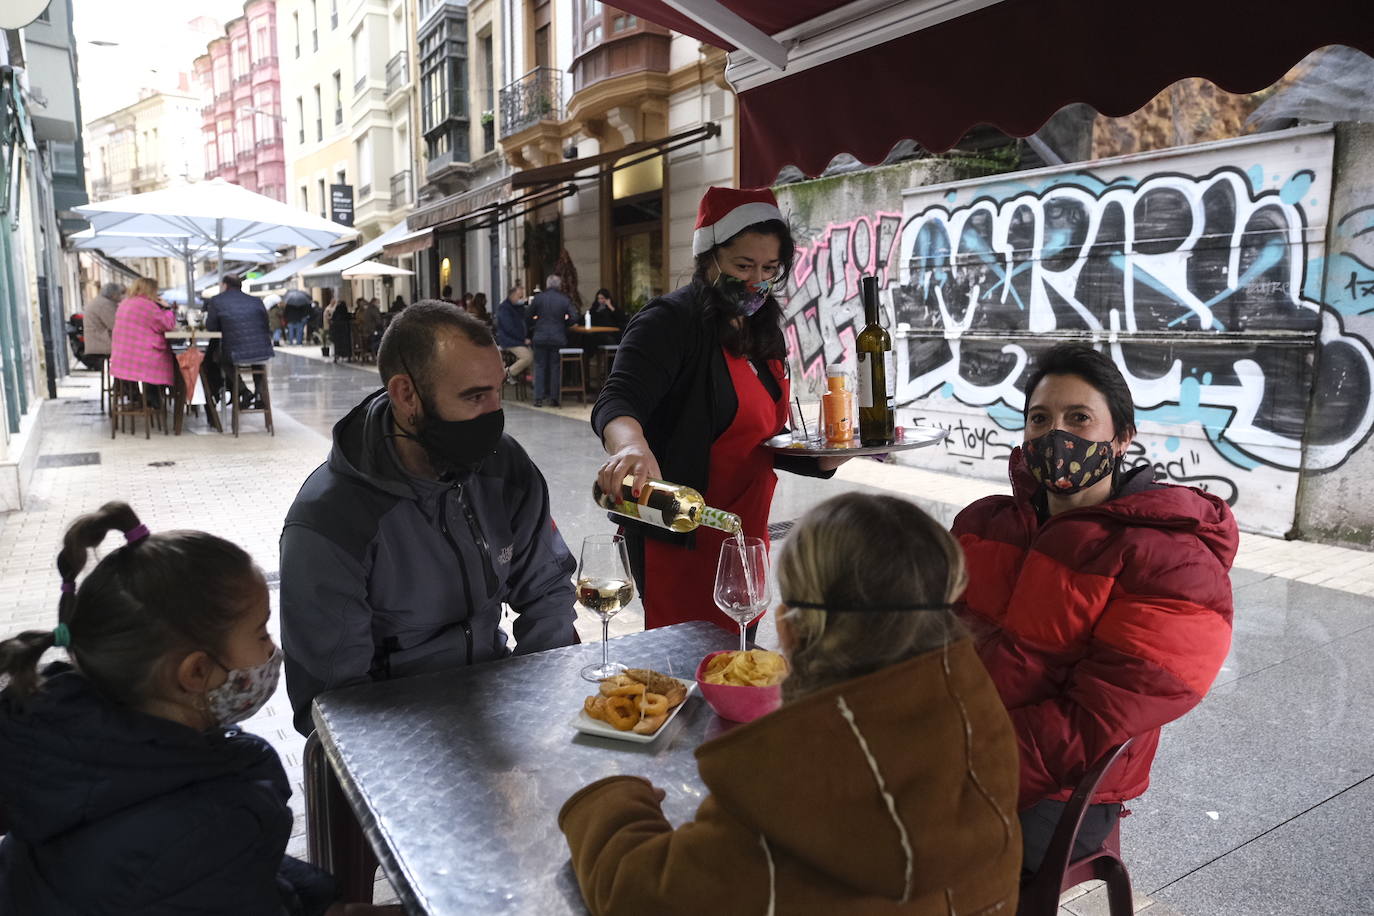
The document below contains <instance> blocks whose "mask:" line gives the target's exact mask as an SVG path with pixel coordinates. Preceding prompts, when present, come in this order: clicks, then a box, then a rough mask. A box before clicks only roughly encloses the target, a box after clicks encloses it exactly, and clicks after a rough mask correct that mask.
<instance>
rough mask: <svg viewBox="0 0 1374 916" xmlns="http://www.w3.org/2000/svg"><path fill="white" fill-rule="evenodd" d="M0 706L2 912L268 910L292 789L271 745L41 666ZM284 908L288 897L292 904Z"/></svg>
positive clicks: (280, 896) (275, 902)
mask: <svg viewBox="0 0 1374 916" xmlns="http://www.w3.org/2000/svg"><path fill="white" fill-rule="evenodd" d="M45 674H46V675H47V681H46V683H45V684H44V686H43V688H42V689H41V690H40V691H39V692H38V693H37V694H36V695H34V696H33V697H31V698H29V700H27V701H26V702H25V703H24V704H22V706H21V705H18V704H16V703H14V702H11V701H0V820H3V822H4V823H5V824H6V826H7V827H8V829H9V834H8V835H7V836H5V838H4V840H3V841H0V913H23V914H25V916H48V914H53V916H58V914H63V916H65V914H81V916H104V914H111V916H113V914H121V916H132V914H140V916H144V914H148V916H151V914H158V916H161V914H191V913H194V914H225V916H228V914H231V913H232V914H254V916H256V914H272V916H280V914H284V913H287V912H290V911H291V910H293V909H295V907H294V905H292V906H290V907H288V905H287V902H286V901H287V900H290V899H291V898H292V892H291V890H290V888H289V886H283V883H282V879H279V878H278V871H279V870H280V869H281V868H282V863H283V855H284V853H285V850H286V844H287V841H288V840H289V839H290V836H291V810H290V808H288V807H287V799H288V798H289V797H290V795H291V789H290V785H289V783H288V782H287V779H286V774H285V772H283V770H282V766H281V761H280V760H278V758H277V754H276V751H274V750H273V749H272V748H271V746H270V745H268V744H267V742H265V741H263V740H262V739H261V738H259V737H257V736H256V735H250V734H246V733H243V732H239V731H238V730H237V729H231V730H229V731H227V732H217V733H205V734H202V733H199V732H196V731H194V730H193V729H190V728H187V727H186V726H184V725H179V724H177V723H175V722H171V721H169V720H166V719H161V718H157V717H154V716H150V715H147V714H145V713H141V712H138V711H136V710H132V709H128V708H126V707H122V706H117V705H115V704H112V703H110V702H108V701H106V700H104V699H103V698H101V697H100V696H99V695H98V694H97V693H96V692H95V690H94V689H93V688H92V687H91V685H90V683H89V682H88V681H87V680H86V679H85V678H84V677H83V676H81V675H80V674H78V673H77V672H76V671H75V670H73V669H72V668H71V667H70V666H69V665H65V664H55V665H50V666H49V667H48V668H47V669H46V671H45ZM293 903H294V902H293Z"/></svg>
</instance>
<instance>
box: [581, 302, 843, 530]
mask: <svg viewBox="0 0 1374 916" xmlns="http://www.w3.org/2000/svg"><path fill="white" fill-rule="evenodd" d="M758 375H759V379H760V381H762V382H763V385H764V388H765V389H767V391H768V393H769V394H770V395H772V397H773V400H774V401H777V400H778V399H779V398H781V397H782V389H781V387H780V386H779V385H778V383H777V380H776V379H775V378H773V374H772V373H771V372H769V371H767V370H766V369H765V370H764V371H762V372H759V373H758ZM738 410H739V398H738V397H737V396H736V394H735V386H734V383H733V382H732V381H731V379H730V368H729V366H727V365H726V363H725V356H724V354H723V353H722V352H721V345H720V340H719V338H718V336H717V334H716V329H715V326H714V325H713V324H712V323H711V321H710V320H709V319H708V318H707V317H706V315H705V314H704V311H703V307H702V304H701V301H700V298H699V291H698V290H697V288H696V285H695V284H694V283H693V284H688V285H687V286H684V287H681V288H680V289H676V290H674V291H673V292H671V293H668V294H667V295H664V296H660V297H659V298H657V299H654V300H652V301H651V302H649V303H648V304H647V305H646V306H644V308H643V309H641V310H640V311H639V312H638V313H637V314H636V315H635V316H634V317H633V318H632V319H631V320H630V324H629V326H628V327H627V328H626V329H625V336H624V337H623V338H622V339H621V341H620V349H619V350H618V351H617V352H616V356H615V366H614V368H613V369H612V370H611V376H610V378H609V379H607V380H606V384H605V386H604V387H603V388H602V389H601V394H600V395H599V396H598V397H597V399H596V406H595V407H593V408H592V429H594V430H595V431H596V434H597V436H598V437H602V436H603V435H604V432H605V429H606V425H607V424H608V423H610V422H611V421H612V420H615V419H618V418H619V417H633V418H634V419H635V420H638V421H639V425H640V426H642V427H643V428H644V438H645V440H646V441H647V442H648V443H649V449H650V450H651V451H652V452H653V453H654V457H655V458H656V459H658V466H659V469H660V470H661V471H662V472H663V477H664V479H665V480H668V481H670V482H672V483H677V484H683V485H686V486H689V487H692V488H693V489H694V490H696V491H698V492H699V493H702V494H703V495H704V494H705V493H706V488H707V486H708V485H709V484H710V477H711V473H710V472H711V445H712V443H714V442H715V441H716V439H717V437H719V436H720V435H721V433H723V432H725V430H727V429H728V428H729V427H730V424H731V423H732V422H734V419H735V413H736V411H738ZM773 466H774V467H775V468H777V469H778V470H782V471H789V472H791V473H793V474H801V475H803V476H807V477H822V478H829V477H833V476H834V474H835V472H834V471H833V470H831V471H822V470H820V468H819V467H818V466H817V462H816V459H815V458H808V457H804V456H801V455H775V456H774V458H773ZM617 521H623V520H622V519H619V518H617ZM626 528H627V530H633V531H636V532H638V533H641V534H644V535H647V536H650V537H654V538H657V539H659V540H668V541H673V542H677V543H683V544H686V543H689V541H690V538H689V537H684V536H682V535H675V534H673V533H672V532H668V531H664V530H663V529H661V528H656V527H653V526H651V525H643V524H640V523H635V522H630V523H628V524H627V525H626Z"/></svg>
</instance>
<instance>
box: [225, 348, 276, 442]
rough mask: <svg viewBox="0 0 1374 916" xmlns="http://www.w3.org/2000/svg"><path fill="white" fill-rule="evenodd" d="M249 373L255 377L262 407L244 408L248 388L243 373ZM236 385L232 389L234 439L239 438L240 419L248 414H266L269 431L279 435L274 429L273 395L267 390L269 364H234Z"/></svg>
mask: <svg viewBox="0 0 1374 916" xmlns="http://www.w3.org/2000/svg"><path fill="white" fill-rule="evenodd" d="M245 372H248V373H251V374H252V376H253V381H254V382H255V383H256V386H257V392H258V397H259V398H260V399H261V400H262V406H261V407H244V406H243V396H244V395H245V394H246V393H247V391H248V388H247V386H245V385H244V384H243V373H245ZM233 375H234V383H233V386H232V389H231V392H230V394H231V397H232V398H233V400H232V401H231V403H232V404H233V414H232V418H233V419H232V422H233V427H234V438H235V439H237V438H238V437H239V417H240V416H242V415H243V414H246V413H260V414H265V415H266V419H267V431H268V432H269V433H271V434H272V435H273V436H275V435H276V434H277V432H276V430H275V429H273V428H272V393H271V392H270V391H269V390H268V388H267V364H266V363H252V364H249V363H234V369H233Z"/></svg>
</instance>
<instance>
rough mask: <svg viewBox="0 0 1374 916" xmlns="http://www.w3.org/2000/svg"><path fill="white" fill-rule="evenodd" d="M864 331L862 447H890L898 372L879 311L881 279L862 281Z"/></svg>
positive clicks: (861, 335)
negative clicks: (879, 281)
mask: <svg viewBox="0 0 1374 916" xmlns="http://www.w3.org/2000/svg"><path fill="white" fill-rule="evenodd" d="M860 288H861V291H862V293H863V303H864V322H865V324H864V329H863V330H862V331H860V332H859V337H858V340H857V341H856V343H857V349H858V351H859V444H860V445H891V444H892V432H893V425H894V417H895V416H896V412H895V411H894V410H893V394H894V393H895V383H896V373H895V372H894V371H893V363H892V335H890V334H888V333H887V328H885V327H883V325H882V318H881V316H880V315H879V312H878V278H877V277H864V278H863V279H862V280H861V281H860Z"/></svg>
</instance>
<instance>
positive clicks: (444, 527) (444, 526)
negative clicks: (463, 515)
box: [439, 484, 480, 665]
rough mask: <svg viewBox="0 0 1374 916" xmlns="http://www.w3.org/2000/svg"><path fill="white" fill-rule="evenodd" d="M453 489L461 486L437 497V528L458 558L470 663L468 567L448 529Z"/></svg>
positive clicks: (470, 588) (464, 632) (470, 594)
mask: <svg viewBox="0 0 1374 916" xmlns="http://www.w3.org/2000/svg"><path fill="white" fill-rule="evenodd" d="M454 490H460V491H461V486H460V485H458V484H455V485H454V486H452V487H450V488H449V489H447V490H445V491H444V495H443V496H441V497H439V530H440V531H441V532H443V535H444V540H446V541H448V546H449V548H450V549H452V550H453V555H454V556H455V557H457V558H458V571H459V572H460V573H462V575H463V598H464V599H465V600H466V601H467V609H468V616H467V617H465V618H463V620H461V621H459V624H460V625H461V626H462V628H463V637H464V639H466V640H467V648H468V664H469V665H471V664H472V584H471V583H470V582H469V581H468V567H467V564H466V563H464V562H463V552H462V551H461V550H459V549H458V545H457V544H456V543H455V542H454V540H453V535H451V534H449V530H448V495H449V493H451V492H453V491H454ZM479 546H480V545H479Z"/></svg>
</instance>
